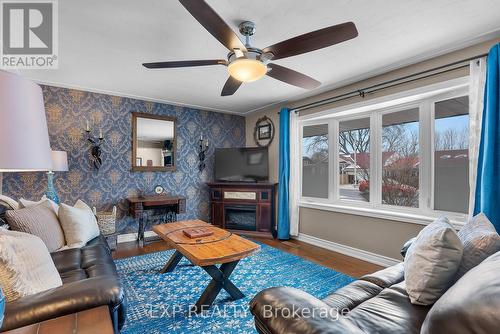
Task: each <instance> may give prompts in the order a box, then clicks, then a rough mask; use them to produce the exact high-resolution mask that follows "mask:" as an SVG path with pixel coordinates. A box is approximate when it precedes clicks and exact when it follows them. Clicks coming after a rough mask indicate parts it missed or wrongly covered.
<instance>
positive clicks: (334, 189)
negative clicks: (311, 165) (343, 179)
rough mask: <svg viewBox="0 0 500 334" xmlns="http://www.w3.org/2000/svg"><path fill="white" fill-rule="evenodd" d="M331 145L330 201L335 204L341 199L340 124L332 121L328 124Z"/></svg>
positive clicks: (329, 157) (329, 147)
mask: <svg viewBox="0 0 500 334" xmlns="http://www.w3.org/2000/svg"><path fill="white" fill-rule="evenodd" d="M328 132H329V136H328V138H329V143H328V150H329V152H328V163H329V168H328V171H329V172H328V190H329V193H328V194H329V196H328V199H329V201H330V202H335V201H337V200H338V199H339V167H338V165H339V157H338V156H339V154H338V152H339V149H338V142H339V139H338V138H339V122H338V120H335V119H332V120H330V121H329V122H328Z"/></svg>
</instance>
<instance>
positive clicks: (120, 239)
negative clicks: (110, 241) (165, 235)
mask: <svg viewBox="0 0 500 334" xmlns="http://www.w3.org/2000/svg"><path fill="white" fill-rule="evenodd" d="M156 235H157V234H156V233H154V232H153V231H146V232H144V238H149V237H154V236H156ZM136 240H137V233H127V234H119V235H118V236H117V238H116V242H117V243H119V244H121V243H124V242H132V241H136Z"/></svg>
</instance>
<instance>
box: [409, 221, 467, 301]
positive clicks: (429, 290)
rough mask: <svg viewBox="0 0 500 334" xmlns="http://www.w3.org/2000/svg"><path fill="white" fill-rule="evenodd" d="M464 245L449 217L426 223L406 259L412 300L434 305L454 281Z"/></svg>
mask: <svg viewBox="0 0 500 334" xmlns="http://www.w3.org/2000/svg"><path fill="white" fill-rule="evenodd" d="M462 252H463V246H462V242H461V241H460V239H459V238H458V235H457V233H456V232H455V229H454V228H453V226H451V224H450V222H449V221H448V219H447V218H446V217H442V218H438V219H437V220H435V221H434V222H432V223H431V224H429V225H428V226H426V227H425V228H424V229H423V230H422V231H420V233H419V234H418V236H417V239H416V240H415V241H414V242H413V244H412V245H411V246H410V248H409V249H408V252H407V253H406V257H405V260H404V269H405V283H406V292H407V293H408V296H409V297H410V301H411V303H412V304H417V305H431V304H433V303H435V302H436V300H438V299H439V297H441V296H442V295H443V293H445V292H446V290H447V289H448V288H449V287H450V286H451V285H452V284H453V282H454V278H455V275H456V273H457V270H458V266H459V265H460V261H461V260H462Z"/></svg>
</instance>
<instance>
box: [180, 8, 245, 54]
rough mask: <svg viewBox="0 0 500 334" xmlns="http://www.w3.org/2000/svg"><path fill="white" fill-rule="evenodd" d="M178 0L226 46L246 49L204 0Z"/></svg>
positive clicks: (230, 48)
mask: <svg viewBox="0 0 500 334" xmlns="http://www.w3.org/2000/svg"><path fill="white" fill-rule="evenodd" d="M179 2H180V3H181V4H182V5H183V6H184V7H185V8H186V9H187V10H188V12H189V13H190V14H191V15H193V17H194V18H195V19H196V20H197V21H198V22H199V23H200V24H201V25H202V26H203V27H204V28H205V29H207V30H208V32H209V33H211V34H212V35H213V36H214V37H215V38H216V39H217V40H218V41H219V42H221V43H222V44H223V45H224V46H225V47H226V48H228V49H229V50H233V49H241V50H242V51H246V50H247V49H246V48H245V45H243V43H242V42H241V41H240V39H239V38H238V36H237V35H236V34H235V33H234V31H233V30H232V29H231V28H229V26H228V25H227V23H226V22H224V20H223V19H222V18H221V17H220V16H219V14H217V12H216V11H215V10H213V9H212V7H210V6H209V5H208V4H207V3H206V2H205V1H204V0H179Z"/></svg>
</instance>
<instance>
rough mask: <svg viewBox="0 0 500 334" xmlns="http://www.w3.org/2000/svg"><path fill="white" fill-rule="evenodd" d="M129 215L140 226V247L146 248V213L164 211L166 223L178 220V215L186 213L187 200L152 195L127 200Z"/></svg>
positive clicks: (179, 197)
mask: <svg viewBox="0 0 500 334" xmlns="http://www.w3.org/2000/svg"><path fill="white" fill-rule="evenodd" d="M127 201H128V203H129V214H130V215H131V216H132V217H134V219H135V221H136V222H137V225H138V230H137V239H138V241H139V246H140V247H142V246H144V230H145V227H146V218H145V215H146V211H148V210H156V209H164V210H166V211H167V214H166V216H167V220H166V221H165V223H166V222H172V221H176V220H177V215H178V214H180V213H185V212H186V198H185V197H181V196H167V195H151V196H144V197H130V198H127Z"/></svg>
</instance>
